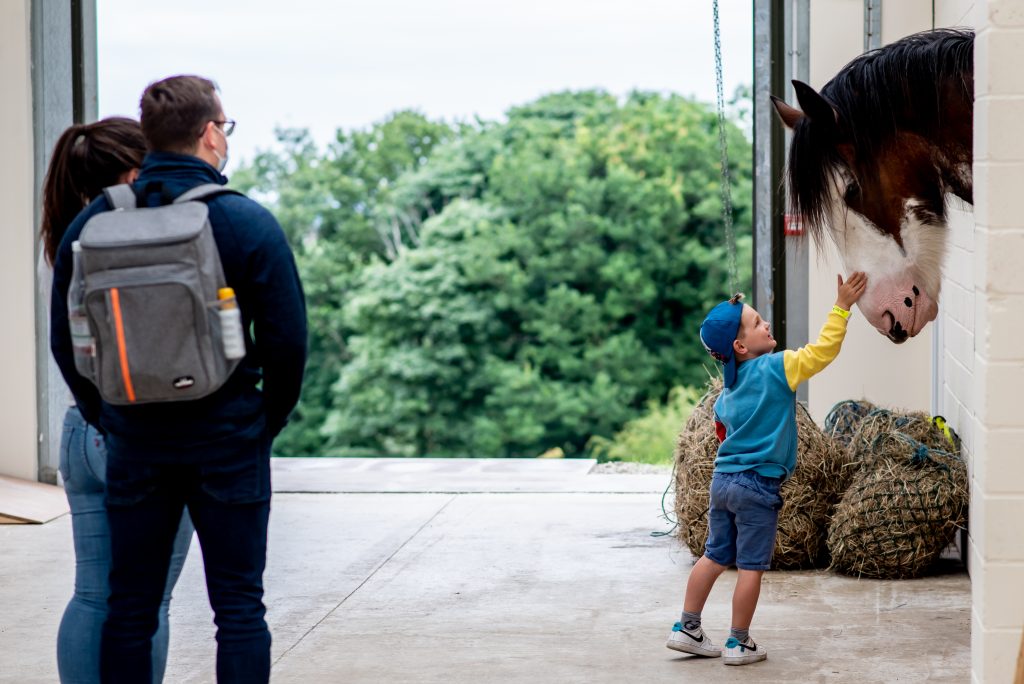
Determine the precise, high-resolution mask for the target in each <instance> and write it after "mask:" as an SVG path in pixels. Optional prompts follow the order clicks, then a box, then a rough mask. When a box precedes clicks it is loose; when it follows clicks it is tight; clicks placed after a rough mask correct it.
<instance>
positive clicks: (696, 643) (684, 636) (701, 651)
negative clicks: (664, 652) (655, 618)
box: [665, 622, 722, 658]
mask: <svg viewBox="0 0 1024 684" xmlns="http://www.w3.org/2000/svg"><path fill="white" fill-rule="evenodd" d="M665 645H666V646H668V647H669V648H671V649H672V650H673V651H682V652H683V653H692V654H693V655H699V656H704V657H705V658H717V657H719V656H720V655H722V649H720V648H718V647H717V646H715V645H714V644H713V643H711V639H709V638H708V636H707V635H706V634H705V633H704V630H703V629H701V628H700V627H698V628H697V629H696V630H693V631H688V630H685V629H683V625H682V623H679V622H677V623H676V624H674V625H672V632H671V633H670V634H669V635H668V643H666V644H665Z"/></svg>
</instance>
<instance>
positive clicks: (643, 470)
mask: <svg viewBox="0 0 1024 684" xmlns="http://www.w3.org/2000/svg"><path fill="white" fill-rule="evenodd" d="M671 472H672V466H670V465H653V464H650V463H633V462H631V461H609V462H608V463H598V464H597V465H595V466H594V467H593V468H592V469H591V470H590V473H588V474H589V475H666V476H667V475H668V474H669V473H671Z"/></svg>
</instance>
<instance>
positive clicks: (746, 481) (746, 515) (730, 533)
mask: <svg viewBox="0 0 1024 684" xmlns="http://www.w3.org/2000/svg"><path fill="white" fill-rule="evenodd" d="M781 484H782V481H781V480H780V479H779V478H777V477H764V476H763V475H759V474H757V473H756V472H754V471H753V470H743V471H740V472H738V473H718V472H716V473H715V474H714V475H713V476H712V478H711V507H710V509H709V510H708V541H707V544H705V546H704V555H705V556H707V557H708V558H709V559H711V560H712V561H714V562H715V563H718V564H719V565H724V566H726V567H728V566H730V565H734V564H735V565H736V567H737V568H739V569H740V570H768V569H769V568H770V567H771V563H772V553H773V552H774V551H775V534H776V532H777V531H778V527H779V509H780V508H782V497H781V496H780V495H779V488H780V486H781Z"/></svg>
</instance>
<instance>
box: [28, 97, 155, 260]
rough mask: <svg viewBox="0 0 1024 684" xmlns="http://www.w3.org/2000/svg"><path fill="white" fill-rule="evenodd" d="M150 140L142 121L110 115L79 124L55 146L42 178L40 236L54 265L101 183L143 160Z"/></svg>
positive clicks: (111, 182) (106, 184)
mask: <svg viewBox="0 0 1024 684" xmlns="http://www.w3.org/2000/svg"><path fill="white" fill-rule="evenodd" d="M145 154H146V145H145V141H144V139H143V137H142V130H141V129H140V128H139V124H138V122H136V121H134V120H132V119H126V118H121V117H111V118H109V119H103V120H102V121H97V122H95V123H91V124H75V125H73V126H71V127H70V128H68V129H67V130H66V131H64V133H63V134H61V136H60V138H58V140H57V144H56V145H54V147H53V155H52V156H51V158H50V166H49V168H48V169H47V171H46V179H45V181H44V182H43V219H42V226H41V227H40V230H39V236H40V238H41V239H42V241H43V251H44V253H45V255H46V261H47V262H48V263H49V264H51V265H52V264H53V261H54V259H55V258H56V256H57V248H58V247H59V246H60V241H61V239H62V238H63V237H64V232H65V231H66V230H67V228H68V226H69V225H70V224H71V222H72V221H73V220H74V218H75V216H77V215H78V212H80V211H81V210H82V209H83V208H85V206H86V205H87V204H89V202H91V201H92V199H93V198H94V197H96V196H97V195H99V194H100V192H102V191H103V188H106V187H109V186H111V185H116V184H117V183H118V182H119V181H120V178H121V176H122V175H123V174H125V173H126V172H128V171H131V170H132V169H137V168H139V167H140V166H141V165H142V158H143V157H144V156H145Z"/></svg>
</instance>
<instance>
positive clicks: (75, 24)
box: [31, 0, 97, 483]
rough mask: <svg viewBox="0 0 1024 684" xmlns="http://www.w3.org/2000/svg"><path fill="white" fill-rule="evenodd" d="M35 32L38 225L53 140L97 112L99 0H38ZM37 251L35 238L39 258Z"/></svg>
mask: <svg viewBox="0 0 1024 684" xmlns="http://www.w3.org/2000/svg"><path fill="white" fill-rule="evenodd" d="M31 33H32V127H33V130H34V138H33V141H34V158H35V159H34V161H35V196H36V200H37V201H36V202H35V206H36V217H35V218H36V220H35V226H38V225H39V224H40V218H41V217H40V210H39V207H40V206H41V205H42V202H41V201H40V199H39V198H41V197H42V189H43V178H44V176H45V173H46V167H47V166H48V164H49V162H50V153H51V151H52V150H53V145H54V143H56V142H57V138H58V137H60V134H61V133H62V132H64V129H66V128H67V127H68V126H70V125H71V124H72V123H82V122H85V121H92V120H94V119H95V118H96V114H97V88H96V80H97V76H96V74H97V70H96V0H46V1H45V2H44V1H43V0H35V1H34V2H32V18H31ZM33 230H35V228H34V227H33ZM39 253H40V250H39V245H38V243H37V249H36V255H35V256H36V259H37V261H38V258H39ZM37 289H38V288H37ZM48 296H49V293H46V292H38V293H37V297H36V340H37V348H36V381H37V387H38V388H39V392H38V397H37V399H36V401H37V402H38V405H37V407H38V416H39V453H38V457H39V480H40V481H41V482H49V483H55V482H56V481H57V465H58V456H59V455H58V450H59V446H60V436H61V422H62V420H63V417H64V411H65V409H66V408H67V402H66V399H65V389H64V380H63V379H62V378H61V376H60V373H59V372H57V370H56V367H55V365H54V364H53V362H52V361H51V360H50V345H49V342H50V338H49V317H48V313H47V312H48V302H47V299H48Z"/></svg>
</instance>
